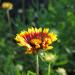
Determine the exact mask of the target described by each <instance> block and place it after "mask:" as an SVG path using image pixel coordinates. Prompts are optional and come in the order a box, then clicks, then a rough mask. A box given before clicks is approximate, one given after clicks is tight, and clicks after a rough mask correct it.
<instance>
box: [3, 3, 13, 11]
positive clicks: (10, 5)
mask: <svg viewBox="0 0 75 75" xmlns="http://www.w3.org/2000/svg"><path fill="white" fill-rule="evenodd" d="M2 8H4V9H8V10H11V9H12V8H13V4H12V3H11V2H3V3H2Z"/></svg>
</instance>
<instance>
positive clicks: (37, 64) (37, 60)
mask: <svg viewBox="0 0 75 75" xmlns="http://www.w3.org/2000/svg"><path fill="white" fill-rule="evenodd" d="M36 75H39V58H38V54H37V55H36Z"/></svg>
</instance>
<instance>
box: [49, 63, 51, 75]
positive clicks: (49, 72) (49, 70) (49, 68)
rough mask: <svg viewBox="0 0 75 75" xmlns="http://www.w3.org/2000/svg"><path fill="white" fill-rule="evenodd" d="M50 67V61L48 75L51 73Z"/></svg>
mask: <svg viewBox="0 0 75 75" xmlns="http://www.w3.org/2000/svg"><path fill="white" fill-rule="evenodd" d="M50 67H51V65H50V63H49V64H48V75H50Z"/></svg>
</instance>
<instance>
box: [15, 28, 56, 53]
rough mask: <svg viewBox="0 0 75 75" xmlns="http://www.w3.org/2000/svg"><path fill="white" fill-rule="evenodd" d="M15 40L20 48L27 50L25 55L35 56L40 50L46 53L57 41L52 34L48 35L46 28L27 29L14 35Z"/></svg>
mask: <svg viewBox="0 0 75 75" xmlns="http://www.w3.org/2000/svg"><path fill="white" fill-rule="evenodd" d="M15 40H16V41H17V42H18V44H19V45H20V46H24V47H25V48H27V50H26V52H25V53H27V54H35V53H37V52H39V51H40V50H43V51H46V50H50V49H52V48H53V46H52V43H53V42H54V41H56V40H57V35H56V34H55V33H54V32H50V33H49V29H48V28H44V29H42V28H38V29H37V28H33V27H32V28H28V30H27V31H21V33H19V34H17V35H16V38H15Z"/></svg>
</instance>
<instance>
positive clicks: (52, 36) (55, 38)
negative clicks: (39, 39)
mask: <svg viewBox="0 0 75 75" xmlns="http://www.w3.org/2000/svg"><path fill="white" fill-rule="evenodd" d="M48 36H49V37H50V38H51V40H52V42H54V41H56V40H57V35H56V34H55V33H53V32H51V33H49V34H48Z"/></svg>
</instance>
